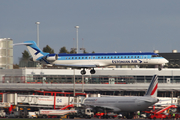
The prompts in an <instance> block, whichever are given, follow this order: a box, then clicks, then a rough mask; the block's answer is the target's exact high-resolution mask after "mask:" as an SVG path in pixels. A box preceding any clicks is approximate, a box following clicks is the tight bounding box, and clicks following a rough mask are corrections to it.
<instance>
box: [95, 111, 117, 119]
mask: <svg viewBox="0 0 180 120" xmlns="http://www.w3.org/2000/svg"><path fill="white" fill-rule="evenodd" d="M94 116H95V117H97V118H104V117H105V115H104V113H100V112H98V113H96V114H95V115H94ZM107 116H108V118H116V117H117V116H118V115H117V114H114V113H112V112H111V113H107Z"/></svg>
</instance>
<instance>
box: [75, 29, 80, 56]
mask: <svg viewBox="0 0 180 120" xmlns="http://www.w3.org/2000/svg"><path fill="white" fill-rule="evenodd" d="M75 28H76V34H77V35H76V39H77V53H78V28H79V26H75Z"/></svg>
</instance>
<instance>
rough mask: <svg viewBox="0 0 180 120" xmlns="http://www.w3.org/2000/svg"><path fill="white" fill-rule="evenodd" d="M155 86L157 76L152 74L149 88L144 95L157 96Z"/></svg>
mask: <svg viewBox="0 0 180 120" xmlns="http://www.w3.org/2000/svg"><path fill="white" fill-rule="evenodd" d="M157 88H158V76H157V75H154V76H153V77H152V80H151V83H150V85H149V88H148V90H147V92H146V94H145V96H152V97H157Z"/></svg>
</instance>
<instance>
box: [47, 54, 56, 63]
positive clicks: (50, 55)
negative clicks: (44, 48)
mask: <svg viewBox="0 0 180 120" xmlns="http://www.w3.org/2000/svg"><path fill="white" fill-rule="evenodd" d="M45 59H46V60H47V61H55V60H57V59H58V54H49V55H47V56H46V58H45Z"/></svg>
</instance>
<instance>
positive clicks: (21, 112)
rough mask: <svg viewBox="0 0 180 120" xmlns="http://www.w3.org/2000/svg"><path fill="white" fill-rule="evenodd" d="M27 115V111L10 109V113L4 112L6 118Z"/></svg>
mask: <svg viewBox="0 0 180 120" xmlns="http://www.w3.org/2000/svg"><path fill="white" fill-rule="evenodd" d="M27 115H28V112H27V111H12V112H11V113H10V114H6V117H7V118H26V117H27Z"/></svg>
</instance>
